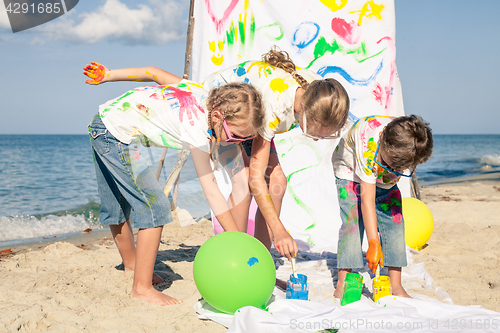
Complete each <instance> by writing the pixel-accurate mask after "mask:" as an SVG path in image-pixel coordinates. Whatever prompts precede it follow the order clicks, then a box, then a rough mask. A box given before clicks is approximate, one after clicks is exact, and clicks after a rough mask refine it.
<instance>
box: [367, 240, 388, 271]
mask: <svg viewBox="0 0 500 333" xmlns="http://www.w3.org/2000/svg"><path fill="white" fill-rule="evenodd" d="M366 260H367V261H368V267H369V268H370V269H371V270H372V273H373V274H375V271H376V270H377V266H378V264H379V263H380V267H384V255H383V253H382V248H381V247H380V241H379V240H378V239H370V241H369V242H368V251H366Z"/></svg>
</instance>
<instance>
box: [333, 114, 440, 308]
mask: <svg viewBox="0 0 500 333" xmlns="http://www.w3.org/2000/svg"><path fill="white" fill-rule="evenodd" d="M432 147H433V139H432V132H431V129H430V128H429V124H428V123H426V122H425V121H424V120H423V119H422V118H420V117H418V116H415V115H410V116H402V117H397V118H395V117H386V116H369V117H365V118H361V119H359V120H358V121H357V122H356V123H355V124H354V125H353V126H352V128H351V129H350V130H349V131H348V132H347V133H346V134H345V135H344V137H343V138H342V140H341V141H340V143H339V145H338V147H337V148H336V151H335V152H334V154H333V156H332V162H333V169H334V172H335V177H336V183H337V191H338V198H339V206H340V214H341V218H342V226H341V228H340V230H339V241H338V250H337V254H338V258H337V267H338V270H339V273H338V282H337V287H336V289H335V292H334V296H335V297H337V298H340V297H341V296H342V290H343V285H344V280H345V277H346V275H347V273H348V272H350V271H352V269H353V268H363V267H364V264H363V253H362V249H361V243H362V239H363V231H364V230H365V229H366V236H367V239H368V243H369V248H368V251H367V252H366V259H367V261H368V267H369V268H370V269H372V272H373V273H375V270H376V268H377V266H378V264H379V263H380V265H381V266H382V267H383V266H384V262H385V264H386V266H388V267H389V277H390V279H391V287H392V294H393V295H396V296H403V297H410V296H409V295H408V294H407V293H406V291H405V289H404V288H403V286H402V285H401V268H402V267H404V266H406V265H407V262H406V250H405V233H404V221H403V215H402V205H401V193H400V191H399V188H398V185H397V182H398V180H399V179H400V178H401V177H402V176H403V177H411V175H412V174H413V172H414V171H415V168H416V167H417V165H419V164H421V163H423V162H425V161H427V160H428V159H429V157H430V155H431V153H432Z"/></svg>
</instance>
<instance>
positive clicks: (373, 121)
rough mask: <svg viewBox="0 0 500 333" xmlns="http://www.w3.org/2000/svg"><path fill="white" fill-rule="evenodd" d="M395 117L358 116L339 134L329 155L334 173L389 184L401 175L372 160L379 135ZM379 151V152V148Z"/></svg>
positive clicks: (385, 186)
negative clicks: (352, 123)
mask: <svg viewBox="0 0 500 333" xmlns="http://www.w3.org/2000/svg"><path fill="white" fill-rule="evenodd" d="M393 119H394V117H386V116H369V117H364V118H360V119H359V120H358V121H357V122H356V123H354V125H353V126H352V127H351V129H350V130H349V131H348V132H347V133H346V134H345V135H344V136H343V137H342V139H341V140H340V142H339V145H338V146H337V148H336V149H335V152H334V153H333V156H332V163H333V171H334V173H335V176H336V177H338V178H342V179H347V180H352V181H355V182H358V183H359V182H360V180H362V181H364V182H365V183H369V184H376V185H377V186H378V187H382V188H387V189H388V188H391V187H392V186H394V184H396V183H397V181H398V180H399V178H400V176H397V175H396V174H394V173H392V172H388V171H387V170H385V169H384V168H382V167H381V166H380V165H378V164H377V163H375V152H376V151H377V147H378V143H379V135H380V133H381V132H382V130H383V129H384V128H385V127H386V126H387V124H389V123H390V122H391V121H392V120H393ZM379 153H380V152H379Z"/></svg>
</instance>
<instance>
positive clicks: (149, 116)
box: [99, 80, 210, 152]
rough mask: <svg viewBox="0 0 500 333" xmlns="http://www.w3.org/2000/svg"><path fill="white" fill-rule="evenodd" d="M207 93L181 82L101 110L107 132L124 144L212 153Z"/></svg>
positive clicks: (143, 90)
mask: <svg viewBox="0 0 500 333" xmlns="http://www.w3.org/2000/svg"><path fill="white" fill-rule="evenodd" d="M207 96H208V92H207V90H205V89H204V88H203V86H201V85H199V84H197V83H194V82H191V81H188V80H182V81H181V82H180V83H178V84H174V85H165V86H145V87H138V88H135V89H132V90H129V91H127V92H126V93H125V94H123V95H122V96H120V97H118V98H115V99H112V100H110V101H108V102H106V103H104V104H102V105H100V106H99V115H100V116H101V118H102V121H103V123H104V125H106V128H107V129H108V130H109V131H110V132H111V134H113V135H114V136H115V137H116V138H117V139H118V140H120V141H121V142H123V143H127V144H129V143H131V142H132V141H134V142H136V141H141V142H142V144H143V145H145V146H157V147H170V148H174V149H189V145H192V146H194V147H197V148H199V149H200V150H203V151H205V152H209V151H210V149H209V137H208V133H207V131H208V111H207V108H206V99H207Z"/></svg>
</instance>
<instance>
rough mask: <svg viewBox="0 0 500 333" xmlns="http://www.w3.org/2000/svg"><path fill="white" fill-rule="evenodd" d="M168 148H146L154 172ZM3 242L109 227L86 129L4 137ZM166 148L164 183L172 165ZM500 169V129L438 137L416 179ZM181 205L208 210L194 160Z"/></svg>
mask: <svg viewBox="0 0 500 333" xmlns="http://www.w3.org/2000/svg"><path fill="white" fill-rule="evenodd" d="M162 151H163V149H162V148H156V147H149V148H143V150H142V151H141V154H142V155H143V156H145V158H146V159H148V161H149V163H150V165H151V167H152V169H153V170H154V171H156V170H157V168H158V165H159V161H160V158H161V154H162ZM0 158H1V159H0V248H1V247H9V246H14V245H21V244H26V243H34V242H40V241H47V240H53V239H54V238H55V237H57V239H64V238H67V237H72V236H76V235H80V234H81V232H82V231H83V230H86V229H92V230H93V231H94V232H96V231H99V230H104V229H105V228H104V227H103V226H102V225H101V224H100V223H99V221H98V218H99V209H100V200H99V195H98V192H97V183H96V179H95V169H94V163H93V158H92V152H91V148H90V144H89V138H88V136H87V135H0ZM176 158H177V151H176V150H172V149H169V150H168V151H167V155H166V157H165V161H164V163H163V167H162V172H161V176H160V183H161V184H165V181H166V177H168V175H169V173H170V171H171V170H172V169H173V167H174V165H175V162H176ZM495 171H500V135H434V152H433V156H432V158H431V159H429V161H427V162H426V163H424V164H422V165H420V166H419V167H418V168H417V179H418V182H419V185H421V186H425V185H432V184H438V183H440V182H443V181H446V180H450V179H454V178H461V177H467V176H473V175H478V174H483V173H488V172H495ZM179 183H180V184H179V192H178V198H177V205H178V206H179V207H181V208H183V209H186V210H188V211H189V212H190V213H191V214H192V215H193V216H194V217H201V216H205V215H207V214H208V213H209V212H210V208H209V206H208V203H207V201H206V199H205V197H204V195H203V191H202V189H201V186H200V183H199V181H198V180H197V177H196V172H195V169H194V165H193V162H192V160H191V158H190V159H189V160H188V161H187V162H186V164H185V166H184V167H183V169H182V172H181V177H180V181H179Z"/></svg>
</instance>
